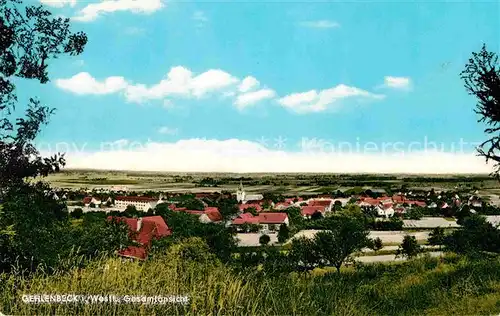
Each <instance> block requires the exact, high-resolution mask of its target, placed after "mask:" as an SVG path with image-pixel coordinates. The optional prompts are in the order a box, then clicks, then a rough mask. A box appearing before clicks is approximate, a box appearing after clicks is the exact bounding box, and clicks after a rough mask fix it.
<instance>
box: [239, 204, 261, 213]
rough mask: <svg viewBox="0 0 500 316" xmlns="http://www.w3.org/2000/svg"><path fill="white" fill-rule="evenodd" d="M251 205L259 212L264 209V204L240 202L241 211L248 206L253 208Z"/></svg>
mask: <svg viewBox="0 0 500 316" xmlns="http://www.w3.org/2000/svg"><path fill="white" fill-rule="evenodd" d="M251 207H253V208H255V209H256V210H257V212H260V211H262V206H260V205H259V204H240V205H239V208H240V211H244V210H246V209H247V208H251Z"/></svg>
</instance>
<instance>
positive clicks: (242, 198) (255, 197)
mask: <svg viewBox="0 0 500 316" xmlns="http://www.w3.org/2000/svg"><path fill="white" fill-rule="evenodd" d="M263 199H264V196H263V195H262V194H246V192H245V189H243V183H242V182H241V181H240V186H239V187H238V190H237V191H236V200H237V201H238V203H243V204H246V203H248V202H250V201H260V200H263Z"/></svg>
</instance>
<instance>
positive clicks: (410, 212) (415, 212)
mask: <svg viewBox="0 0 500 316" xmlns="http://www.w3.org/2000/svg"><path fill="white" fill-rule="evenodd" d="M423 216H424V214H423V212H422V209H421V208H420V207H411V208H408V209H407V210H406V213H405V217H406V218H408V219H413V220H419V219H421V218H422V217H423Z"/></svg>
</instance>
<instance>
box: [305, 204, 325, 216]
mask: <svg viewBox="0 0 500 316" xmlns="http://www.w3.org/2000/svg"><path fill="white" fill-rule="evenodd" d="M324 212H325V208H324V207H323V206H302V207H301V209H300V214H302V217H304V218H311V216H312V215H313V214H314V213H321V214H323V213H324Z"/></svg>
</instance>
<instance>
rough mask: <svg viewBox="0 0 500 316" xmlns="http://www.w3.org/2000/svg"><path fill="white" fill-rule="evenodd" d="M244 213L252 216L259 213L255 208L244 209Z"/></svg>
mask: <svg viewBox="0 0 500 316" xmlns="http://www.w3.org/2000/svg"><path fill="white" fill-rule="evenodd" d="M244 213H250V214H252V215H253V216H257V215H259V213H258V212H257V209H256V208H255V207H249V208H247V209H245V211H244Z"/></svg>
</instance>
